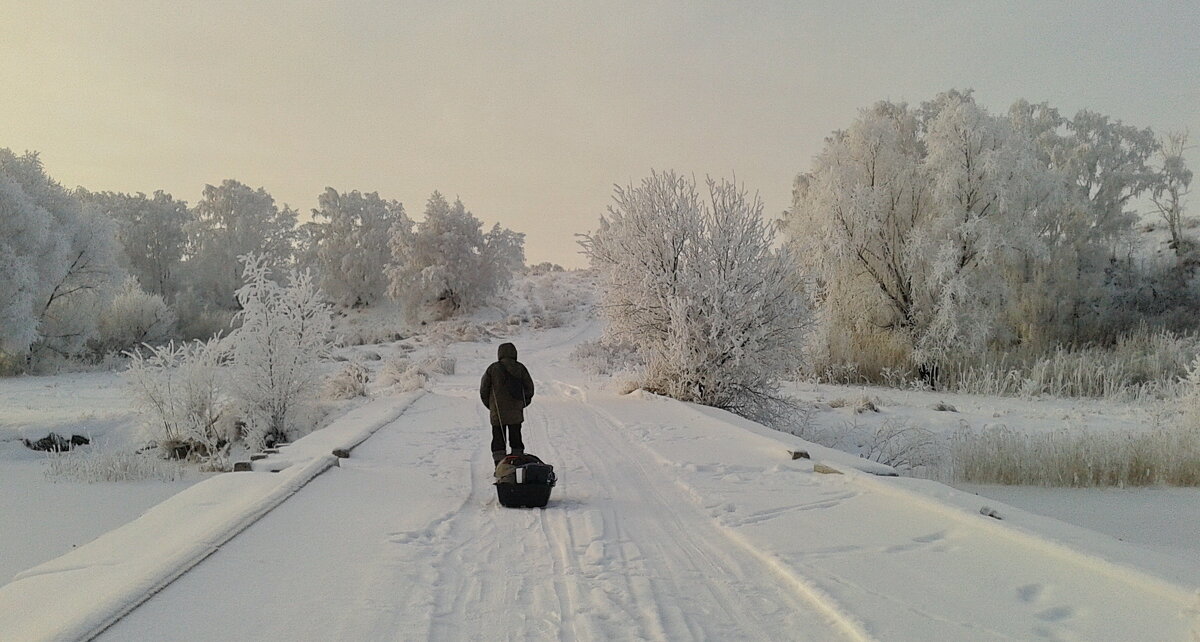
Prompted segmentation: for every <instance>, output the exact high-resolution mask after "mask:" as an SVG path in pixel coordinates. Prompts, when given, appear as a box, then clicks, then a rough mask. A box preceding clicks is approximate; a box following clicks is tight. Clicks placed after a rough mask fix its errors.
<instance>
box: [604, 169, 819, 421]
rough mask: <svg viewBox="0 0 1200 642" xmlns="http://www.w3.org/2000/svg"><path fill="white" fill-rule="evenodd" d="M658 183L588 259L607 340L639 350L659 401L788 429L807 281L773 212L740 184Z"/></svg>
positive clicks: (632, 194)
mask: <svg viewBox="0 0 1200 642" xmlns="http://www.w3.org/2000/svg"><path fill="white" fill-rule="evenodd" d="M707 185H708V194H707V198H706V199H701V198H700V195H699V194H698V193H697V191H696V185H695V183H694V182H693V181H691V180H688V179H686V178H684V177H680V176H678V175H676V174H675V173H673V172H667V173H662V174H659V173H653V174H652V175H651V176H650V177H649V178H646V179H645V180H643V181H642V184H641V185H640V186H638V187H629V188H628V189H622V188H618V189H617V190H616V193H615V195H614V201H615V203H614V204H613V205H611V206H609V210H608V214H607V215H606V216H605V217H603V218H601V221H600V228H599V229H598V230H596V231H594V232H593V233H591V234H589V235H587V236H585V237H584V239H583V241H582V245H583V251H584V253H585V254H587V255H588V257H589V259H590V260H591V262H592V265H593V267H595V268H596V269H597V270H598V272H599V273H600V274H601V277H602V285H601V287H602V291H603V295H602V304H601V308H600V309H601V313H602V314H603V315H604V317H605V319H606V320H607V322H608V325H607V327H606V330H605V332H606V334H607V336H609V337H611V338H614V339H617V340H623V341H627V342H629V343H630V344H632V345H634V346H636V348H637V351H638V353H639V355H641V357H642V358H643V360H644V361H645V363H646V368H645V373H644V376H643V381H642V384H643V387H644V388H645V389H646V390H649V391H651V392H655V393H659V394H663V395H666V396H670V397H674V398H677V399H681V400H684V401H693V402H697V403H701V404H705V405H709V406H714V407H718V408H723V409H726V410H730V411H733V412H736V413H738V414H742V415H745V416H747V417H750V418H752V419H757V420H760V421H764V422H765V421H769V420H770V419H771V418H777V416H778V414H779V413H778V412H777V411H778V410H779V409H780V406H779V404H780V402H782V401H783V398H782V396H781V395H780V393H779V386H778V380H779V378H780V377H781V376H783V375H784V374H787V373H790V372H793V371H795V370H796V369H797V365H798V364H799V363H800V362H801V361H802V359H803V358H804V354H803V339H804V333H805V330H806V327H807V325H808V320H809V313H808V308H807V305H806V302H805V297H804V294H803V292H804V288H803V284H802V281H801V280H800V278H799V277H798V274H797V270H796V267H795V265H794V264H793V263H792V261H791V258H790V256H789V254H788V253H787V252H786V250H782V249H776V248H774V247H773V246H772V242H773V238H774V232H773V228H772V227H769V226H768V225H767V224H766V223H765V222H764V221H763V218H762V202H761V201H760V200H758V198H757V197H755V198H750V197H749V196H748V195H747V193H746V192H745V190H744V189H739V188H738V187H737V186H736V185H734V184H733V183H730V182H725V181H722V182H720V183H718V182H716V181H713V180H711V179H710V180H709V181H708V183H707Z"/></svg>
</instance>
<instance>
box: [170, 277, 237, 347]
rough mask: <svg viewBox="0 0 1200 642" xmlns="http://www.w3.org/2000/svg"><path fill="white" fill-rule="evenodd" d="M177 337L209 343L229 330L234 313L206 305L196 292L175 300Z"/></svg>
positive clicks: (181, 294)
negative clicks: (208, 341) (211, 339)
mask: <svg viewBox="0 0 1200 642" xmlns="http://www.w3.org/2000/svg"><path fill="white" fill-rule="evenodd" d="M174 308H175V316H176V318H177V319H178V321H177V322H176V323H177V327H176V335H177V336H178V337H179V338H180V340H182V341H207V340H209V339H210V338H212V337H215V336H217V335H218V334H220V333H222V332H224V331H226V330H228V329H229V326H230V324H231V323H232V322H233V314H234V313H233V312H232V311H231V310H227V309H225V308H218V307H214V306H211V305H207V304H205V303H204V302H203V301H201V300H200V297H199V296H197V295H196V292H195V291H194V290H191V289H188V290H184V291H183V292H181V293H179V295H178V296H177V297H176V298H175V305H174Z"/></svg>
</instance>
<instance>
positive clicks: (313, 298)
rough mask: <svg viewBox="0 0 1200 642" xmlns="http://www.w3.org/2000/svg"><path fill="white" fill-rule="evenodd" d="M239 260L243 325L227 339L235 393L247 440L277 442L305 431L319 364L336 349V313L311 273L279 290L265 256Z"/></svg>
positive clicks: (291, 276) (292, 276) (239, 317)
mask: <svg viewBox="0 0 1200 642" xmlns="http://www.w3.org/2000/svg"><path fill="white" fill-rule="evenodd" d="M241 261H242V264H243V265H244V269H243V276H244V279H245V285H243V286H242V287H240V288H239V289H238V290H237V299H238V303H239V304H240V305H241V310H240V311H239V312H238V313H237V317H236V319H237V320H238V321H240V322H241V325H240V326H239V327H238V328H237V329H236V330H234V331H233V332H232V333H230V335H229V337H228V338H227V339H226V342H227V345H228V350H229V355H230V368H231V372H230V383H231V386H230V391H231V392H232V394H233V395H235V396H236V397H237V398H238V399H239V401H240V403H241V407H242V410H243V412H244V413H245V422H246V425H247V435H248V439H250V440H251V441H252V442H262V443H274V442H277V441H282V440H284V439H285V438H286V436H287V435H288V434H289V433H290V432H295V431H296V430H298V429H301V428H303V426H300V425H298V421H297V417H298V416H299V414H298V413H299V411H300V409H301V407H302V406H303V404H304V403H305V402H306V401H308V400H310V399H314V398H315V397H316V395H317V394H318V392H319V387H320V385H319V384H320V381H321V380H320V375H319V372H318V368H317V364H318V363H319V362H320V360H321V358H322V357H323V356H325V355H326V354H328V351H329V350H330V349H331V348H332V342H331V341H330V333H331V331H332V329H333V317H332V311H331V309H330V307H329V304H327V303H325V302H324V301H323V296H322V294H321V292H320V290H319V289H318V288H317V287H316V284H315V283H314V282H313V279H312V276H311V274H310V273H309V272H307V271H303V272H297V271H292V272H291V273H290V274H289V276H288V279H287V282H286V283H285V284H281V283H277V282H275V281H274V280H272V279H271V268H270V267H269V262H268V260H267V259H266V257H264V256H261V255H254V254H249V255H247V256H245V257H243V258H242V259H241Z"/></svg>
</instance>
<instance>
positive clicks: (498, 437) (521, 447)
mask: <svg viewBox="0 0 1200 642" xmlns="http://www.w3.org/2000/svg"><path fill="white" fill-rule="evenodd" d="M506 431H507V432H508V445H509V446H511V447H512V449H513V451H521V452H525V444H524V443H523V442H522V441H521V424H509V425H507V426H492V452H494V453H496V452H501V453H502V452H504V433H505V432H506Z"/></svg>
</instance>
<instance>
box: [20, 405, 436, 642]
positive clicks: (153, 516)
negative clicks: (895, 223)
mask: <svg viewBox="0 0 1200 642" xmlns="http://www.w3.org/2000/svg"><path fill="white" fill-rule="evenodd" d="M421 394H423V393H422V392H414V393H409V394H407V395H404V396H400V397H396V398H389V399H381V400H378V401H375V402H373V403H370V404H368V405H366V406H363V407H361V408H358V409H356V410H354V411H352V412H350V413H348V414H347V415H345V416H343V417H342V418H340V419H338V420H337V421H336V422H334V423H333V424H332V425H330V426H328V427H327V428H324V429H322V430H319V431H317V432H314V433H312V434H310V435H308V436H306V437H304V438H303V439H300V440H298V441H297V442H296V443H294V444H292V445H290V446H286V447H284V448H282V449H281V452H280V453H279V454H277V455H273V456H271V457H269V458H267V459H264V460H260V461H258V462H255V471H256V472H251V473H230V474H224V475H219V476H217V477H213V478H211V479H209V480H206V481H204V482H201V483H199V484H196V485H194V486H192V487H190V488H188V489H187V490H185V491H183V492H181V493H179V494H178V495H175V496H174V497H172V498H170V499H168V500H167V501H165V502H163V503H161V504H159V505H158V506H155V507H154V508H152V509H150V510H149V511H147V512H146V513H145V514H144V515H142V516H141V517H140V518H138V519H136V520H134V521H132V522H130V523H128V524H126V525H125V526H123V527H121V528H118V529H116V530H114V531H111V532H109V533H107V534H105V535H103V536H101V537H99V538H97V539H96V540H94V541H92V542H91V543H89V544H87V545H84V546H81V547H80V548H78V549H76V550H74V551H71V552H70V553H68V554H66V555H63V556H62V557H59V558H57V559H54V560H51V561H49V562H47V563H45V564H42V565H40V566H36V567H34V568H31V569H29V570H27V571H25V572H23V573H20V574H18V575H17V576H16V577H15V578H14V580H13V581H12V583H10V584H8V585H6V586H3V587H0V613H7V614H10V615H11V614H16V613H20V614H23V617H11V616H10V617H5V618H2V619H0V639H2V640H23V639H38V640H51V639H53V640H60V639H62V640H65V639H86V638H90V637H92V636H94V635H96V634H98V633H99V632H100V631H103V630H104V629H105V628H106V627H107V626H109V625H110V624H112V623H113V622H114V621H116V620H117V619H118V618H120V617H121V616H122V615H124V614H125V613H128V612H129V611H130V610H132V609H133V608H135V607H136V606H137V605H138V604H140V603H142V602H143V601H145V600H146V599H148V598H149V597H150V596H152V595H153V594H154V593H156V592H157V591H159V590H161V589H162V588H163V587H164V586H166V585H167V584H169V583H170V582H171V581H172V580H174V579H175V578H176V577H179V575H181V574H183V573H184V572H185V571H187V570H188V569H189V568H191V567H192V566H194V565H196V564H197V563H198V562H200V561H201V560H203V559H204V558H205V557H207V556H209V555H211V554H212V553H213V552H215V551H216V550H218V549H219V548H220V547H221V545H222V544H224V543H225V542H227V541H229V539H230V538H232V537H233V536H234V535H236V534H237V533H239V532H241V531H242V530H243V529H245V528H246V527H247V526H249V525H250V524H253V523H254V522H255V521H257V520H258V519H259V518H260V517H262V516H263V515H264V514H266V513H267V512H269V511H270V510H271V509H272V508H274V507H276V506H278V505H279V504H280V503H281V502H282V501H283V500H285V499H287V498H288V497H289V496H290V495H292V494H293V493H295V492H296V491H297V490H299V489H300V488H301V487H303V486H304V485H305V484H307V483H308V482H309V481H311V480H312V479H313V478H314V477H316V476H317V475H320V474H321V473H322V472H324V471H325V470H327V469H328V468H329V467H330V466H333V465H335V464H336V461H337V459H336V458H335V457H334V456H333V455H332V454H331V453H332V452H333V450H334V449H347V450H348V449H351V448H353V447H354V446H356V445H357V444H359V443H361V442H362V441H363V440H365V439H366V438H367V437H369V436H370V435H371V434H372V433H373V432H375V431H376V430H378V429H379V428H381V427H383V426H385V425H387V424H388V423H391V422H392V421H394V420H395V419H396V418H397V417H399V416H400V414H401V413H403V412H404V410H405V409H406V408H407V407H408V406H409V405H410V404H411V403H412V402H413V401H415V400H416V399H417V397H419V396H420V395H421ZM267 470H269V471H279V472H277V473H275V474H272V473H270V472H259V471H267Z"/></svg>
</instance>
